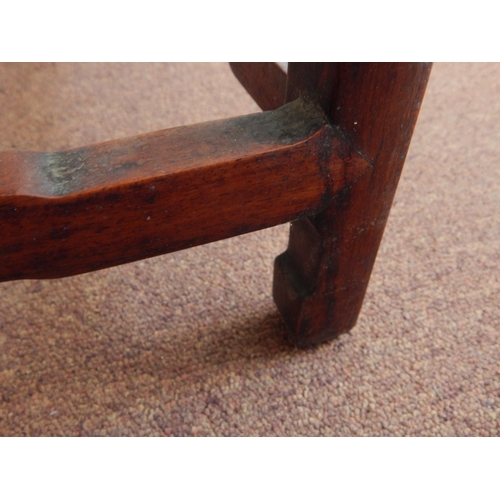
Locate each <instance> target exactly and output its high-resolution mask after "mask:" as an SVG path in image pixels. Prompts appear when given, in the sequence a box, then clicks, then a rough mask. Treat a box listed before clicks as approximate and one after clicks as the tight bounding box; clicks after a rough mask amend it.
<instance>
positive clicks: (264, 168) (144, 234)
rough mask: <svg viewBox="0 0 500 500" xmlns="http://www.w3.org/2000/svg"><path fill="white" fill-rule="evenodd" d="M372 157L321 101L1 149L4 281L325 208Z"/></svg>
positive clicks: (120, 259)
mask: <svg viewBox="0 0 500 500" xmlns="http://www.w3.org/2000/svg"><path fill="white" fill-rule="evenodd" d="M367 168H369V165H368V163H367V161H366V160H365V159H364V158H362V157H361V156H360V155H358V154H357V153H353V152H352V151H351V149H350V148H349V147H348V146H347V145H346V143H345V142H344V141H342V140H341V139H340V137H339V136H337V135H336V133H335V131H334V130H333V129H332V127H331V126H330V125H329V123H328V122H327V119H326V116H325V115H324V113H323V112H322V111H321V110H320V109H319V108H318V107H316V106H313V105H311V104H310V103H307V102H304V101H303V100H296V101H295V102H293V103H290V104H288V105H286V106H284V107H282V108H281V109H279V110H277V111H274V112H267V113H259V114H255V115H248V116H244V117H238V118H232V119H228V120H220V121H216V122H210V123H205V124H198V125H193V126H189V127H178V128H174V129H169V130H164V131H159V132H154V133H151V134H145V135H141V136H136V137H133V138H128V139H121V140H116V141H109V142H105V143H101V144H97V145H93V146H88V147H85V148H80V149H75V150H71V151H63V152H56V153H37V152H30V151H10V152H4V153H1V154H0V228H1V240H0V281H6V280H14V279H25V278H57V277H63V276H69V275H73V274H78V273H83V272H88V271H94V270H97V269H102V268H104V267H109V266H112V265H118V264H123V263H126V262H131V261H134V260H138V259H143V258H147V257H152V256H155V255H159V254H163V253H168V252H173V251H176V250H180V249H183V248H188V247H192V246H195V245H200V244H203V243H208V242H211V241H215V240H219V239H223V238H228V237H230V236H235V235H238V234H242V233H245V232H250V231H255V230H258V229H262V228H264V227H269V226H273V225H276V224H280V223H283V222H287V221H290V220H293V219H296V218H301V217H304V216H309V215H313V214H315V213H318V212H320V211H322V210H324V209H325V208H326V206H327V204H328V203H329V200H330V198H331V197H332V195H333V194H334V193H337V192H341V191H342V190H343V189H344V188H345V186H346V185H349V184H352V183H355V182H356V181H357V179H358V178H360V176H363V173H364V172H365V171H366V169H367Z"/></svg>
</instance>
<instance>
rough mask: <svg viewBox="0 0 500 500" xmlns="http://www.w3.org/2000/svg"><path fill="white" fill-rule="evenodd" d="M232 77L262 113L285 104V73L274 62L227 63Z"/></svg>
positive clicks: (281, 67)
mask: <svg viewBox="0 0 500 500" xmlns="http://www.w3.org/2000/svg"><path fill="white" fill-rule="evenodd" d="M229 65H230V67H231V70H232V72H233V74H234V76H235V77H236V78H237V79H238V81H239V82H240V83H241V85H243V87H244V88H245V90H246V91H247V92H248V93H249V94H250V96H251V97H252V99H253V100H254V101H255V102H256V103H257V104H258V105H259V106H260V108H261V109H262V110H263V111H268V110H272V109H277V108H279V107H280V106H283V105H284V104H285V94H286V80H287V72H286V70H285V69H284V68H283V66H281V65H280V64H278V63H274V62H257V63H254V62H232V63H229Z"/></svg>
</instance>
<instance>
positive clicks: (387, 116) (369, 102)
mask: <svg viewBox="0 0 500 500" xmlns="http://www.w3.org/2000/svg"><path fill="white" fill-rule="evenodd" d="M430 70H431V64H427V63H289V65H288V81H287V102H288V101H291V100H294V99H296V98H298V97H303V98H306V99H309V100H313V101H315V102H316V103H317V104H319V105H320V106H321V107H322V108H323V110H324V111H325V112H326V114H327V115H328V116H329V118H330V120H331V123H332V125H333V126H334V127H336V129H337V130H338V132H339V133H340V134H341V135H342V136H343V137H344V139H345V140H346V141H347V142H348V143H349V144H350V146H351V147H352V148H354V149H355V150H356V151H357V152H358V153H360V154H361V155H362V156H364V157H365V158H366V159H367V160H368V161H369V163H370V164H371V168H369V169H367V170H366V171H365V172H364V174H363V175H362V176H361V177H360V178H359V179H357V181H356V182H355V183H353V184H352V185H350V186H348V187H346V188H345V189H343V190H342V191H341V192H340V193H338V194H336V195H334V196H332V199H331V200H330V205H329V208H328V209H327V210H325V211H324V212H322V213H320V214H318V215H317V216H315V217H311V218H306V219H300V220H298V221H296V222H293V223H292V225H291V228H290V240H289V245H288V249H287V250H286V252H285V253H283V254H281V255H280V256H278V257H277V259H276V261H275V268H274V284H273V295H274V300H275V302H276V305H277V307H278V309H279V311H280V313H281V315H282V316H283V319H284V321H285V323H286V325H287V327H288V329H289V332H290V335H291V338H292V340H293V342H294V343H295V344H296V345H297V346H299V347H305V346H308V345H313V344H316V343H319V342H322V341H325V340H329V339H332V338H334V337H335V336H337V335H338V334H340V333H342V332H346V331H348V330H350V329H351V328H352V327H353V326H354V325H355V323H356V320H357V318H358V315H359V312H360V309H361V305H362V302H363V298H364V295H365V292H366V288H367V286H368V281H369V278H370V274H371V271H372V268H373V264H374V262H375V257H376V255H377V251H378V248H379V245H380V241H381V239H382V235H383V232H384V228H385V224H386V222H387V218H388V215H389V210H390V208H391V205H392V200H393V198H394V194H395V191H396V187H397V184H398V181H399V177H400V174H401V170H402V167H403V163H404V160H405V157H406V153H407V151H408V147H409V145H410V140H411V136H412V133H413V129H414V126H415V123H416V120H417V116H418V112H419V109H420V105H421V103H422V99H423V96H424V92H425V88H426V85H427V81H428V78H429V74H430Z"/></svg>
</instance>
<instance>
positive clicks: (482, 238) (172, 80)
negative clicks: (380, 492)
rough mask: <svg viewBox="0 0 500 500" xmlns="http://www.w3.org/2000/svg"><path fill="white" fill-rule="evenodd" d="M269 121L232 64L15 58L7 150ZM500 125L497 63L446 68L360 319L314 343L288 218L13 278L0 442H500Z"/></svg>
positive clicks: (5, 81)
mask: <svg viewBox="0 0 500 500" xmlns="http://www.w3.org/2000/svg"><path fill="white" fill-rule="evenodd" d="M256 111H258V108H257V106H256V105H255V104H254V103H253V101H252V100H251V98H250V97H249V96H248V95H247V94H246V92H245V91H244V90H243V89H242V88H241V87H240V86H239V84H238V83H237V81H236V79H235V78H234V77H233V76H232V74H231V72H230V70H229V67H228V66H227V65H225V64H2V65H0V148H1V149H33V150H54V149H63V148H71V147H77V146H81V145H85V144H89V143H93V142H98V141H103V140H107V139H113V138H118V137H124V136H128V135H134V134H138V133H143V132H149V131H153V130H159V129H162V128H167V127H171V126H176V125H183V124H188V123H195V122H201V121H207V120H212V119H217V118H224V117H229V116H235V115H240V114H247V113H253V112H256ZM499 117H500V64H435V65H434V68H433V72H432V75H431V79H430V83H429V86H428V91H427V94H426V97H425V100H424V104H423V107H422V111H421V114H420V118H419V121H418V124H417V128H416V131H415V135H414V138H413V142H412V145H411V148H410V152H409V155H408V158H407V162H406V165H405V169H404V171H403V176H402V179H401V182H400V185H399V188H398V192H397V195H396V200H395V203H394V206H393V209H392V212H391V216H390V218H389V222H388V226H387V229H386V232H385V235H384V239H383V242H382V245H381V248H380V252H379V255H378V258H377V262H376V265H375V269H374V272H373V275H372V278H371V282H370V285H369V288H368V292H367V295H366V299H365V303H364V306H363V310H362V312H361V315H360V318H359V321H358V324H357V325H356V327H355V328H354V329H353V330H352V331H351V332H350V333H349V334H345V335H342V336H340V337H339V338H338V339H337V340H335V341H332V342H330V343H327V344H324V345H321V346H319V347H317V348H313V349H310V350H306V351H298V350H296V349H294V348H293V347H291V346H290V345H289V344H288V343H287V342H286V340H285V329H284V326H283V324H282V322H281V319H280V317H279V315H278V313H277V312H276V309H275V307H274V304H273V301H272V298H271V282H272V264H273V259H274V258H275V256H276V255H278V254H279V253H281V252H282V251H283V250H284V249H285V248H286V243H287V227H286V226H279V227H275V228H271V229H267V230H264V231H260V232H257V233H253V234H248V235H244V236H241V237H238V238H233V239H229V240H225V241H220V242H217V243H212V244H210V245H206V246H203V247H198V248H195V249H190V250H186V251H182V252H178V253H175V254H171V255H166V256H161V257H157V258H153V259H149V260H145V261H142V262H136V263H133V264H128V265H124V266H120V267H115V268H112V269H107V270H103V271H99V272H95V273H91V274H86V275H80V276H75V277H71V278H65V279H60V280H51V281H18V282H9V283H1V284H0V434H1V435H4V436H12V435H32V436H42V435H44V436H55V435H64V436H94V435H102V436H132V435H135V436H137V435H139V436H149V435H158V436H213V435H215V436H248V435H255V436H273V435H278V436H327V435H328V436H354V435H364V436H381V435H386V436H395V435H398V436H399V435H412V436H422V435H424V436H434V435H438V436H445V435H450V436H453V435H458V436H477V435H480V436H496V435H499V434H500V311H499V304H500V169H499V168H498V163H499V161H500V126H499V125H498V119H499ZM0 231H1V222H0ZM0 238H1V234H0Z"/></svg>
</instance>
